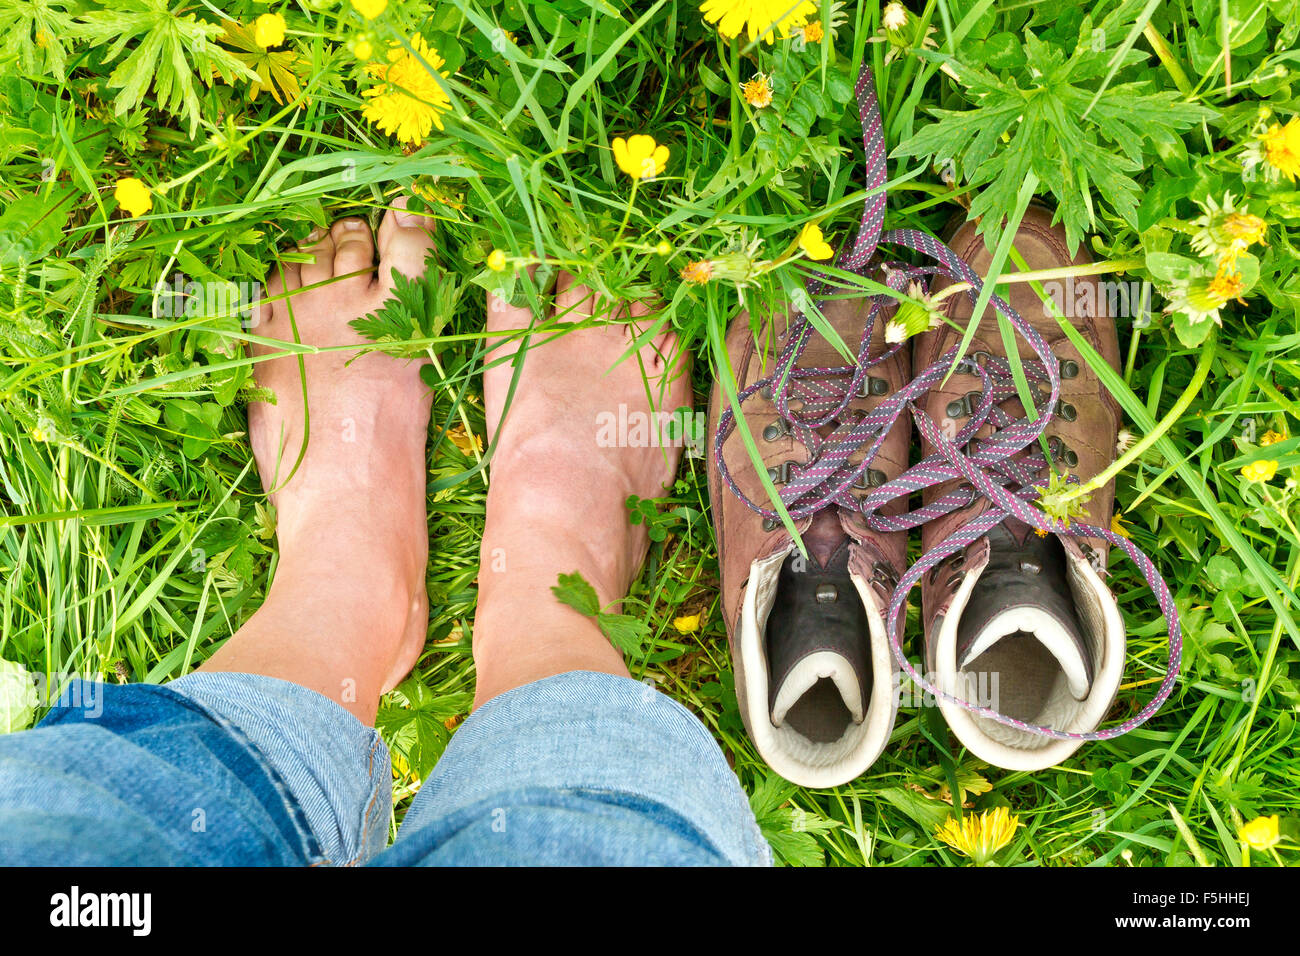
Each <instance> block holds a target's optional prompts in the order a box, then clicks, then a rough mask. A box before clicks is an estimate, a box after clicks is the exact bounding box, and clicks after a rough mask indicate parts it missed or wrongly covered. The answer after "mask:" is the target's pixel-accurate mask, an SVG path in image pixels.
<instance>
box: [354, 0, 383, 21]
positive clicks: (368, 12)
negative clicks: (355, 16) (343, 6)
mask: <svg viewBox="0 0 1300 956" xmlns="http://www.w3.org/2000/svg"><path fill="white" fill-rule="evenodd" d="M348 2H349V3H351V4H352V9H353V10H355V11H357V13H359V14H361V15H362V16H363V17H365V18H366V19H367V20H373V19H374V18H375V17H377V16H379V15H380V14H381V13H383V12H384V10H386V9H387V8H388V0H348Z"/></svg>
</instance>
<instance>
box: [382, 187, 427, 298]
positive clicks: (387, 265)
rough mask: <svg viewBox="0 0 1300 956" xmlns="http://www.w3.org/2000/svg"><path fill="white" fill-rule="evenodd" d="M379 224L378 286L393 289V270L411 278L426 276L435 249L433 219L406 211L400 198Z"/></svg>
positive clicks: (404, 199) (404, 202) (404, 198)
mask: <svg viewBox="0 0 1300 956" xmlns="http://www.w3.org/2000/svg"><path fill="white" fill-rule="evenodd" d="M393 206H394V207H395V208H393V209H390V210H389V211H388V213H387V214H386V215H385V216H384V221H383V222H382V223H380V224H379V276H378V280H379V285H380V286H381V287H387V288H391V287H392V284H393V270H394V269H396V270H397V271H398V272H400V273H401V274H402V275H404V276H407V277H409V278H415V277H416V276H419V275H423V274H424V260H425V257H426V256H427V255H428V254H429V250H431V249H432V248H433V219H432V218H430V217H429V216H421V215H419V214H417V213H413V212H407V211H406V197H405V196H401V197H399V198H398V199H397V200H396V201H395V202H394V203H393Z"/></svg>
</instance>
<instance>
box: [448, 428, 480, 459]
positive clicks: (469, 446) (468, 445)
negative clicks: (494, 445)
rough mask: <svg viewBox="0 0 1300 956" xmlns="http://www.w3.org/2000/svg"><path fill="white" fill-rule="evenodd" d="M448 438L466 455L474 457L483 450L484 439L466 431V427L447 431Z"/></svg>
mask: <svg viewBox="0 0 1300 956" xmlns="http://www.w3.org/2000/svg"><path fill="white" fill-rule="evenodd" d="M447 438H448V440H449V441H450V442H451V443H452V444H453V445H455V446H456V447H457V448H459V449H460V450H461V453H462V454H464V455H473V454H474V452H476V451H482V450H483V439H482V438H480V437H479V436H478V435H475V434H472V433H470V432H468V431H466V430H465V426H464V425H456V426H454V427H452V428H449V429H447Z"/></svg>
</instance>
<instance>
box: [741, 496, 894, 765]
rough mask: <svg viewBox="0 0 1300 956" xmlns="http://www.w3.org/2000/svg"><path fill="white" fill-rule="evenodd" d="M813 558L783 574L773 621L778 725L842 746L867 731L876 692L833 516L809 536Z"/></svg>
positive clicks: (842, 536)
mask: <svg viewBox="0 0 1300 956" xmlns="http://www.w3.org/2000/svg"><path fill="white" fill-rule="evenodd" d="M803 541H804V545H805V547H806V548H807V549H808V554H809V557H808V558H804V557H803V556H802V555H800V554H798V553H795V554H792V555H790V557H788V558H787V559H786V561H785V564H784V565H783V566H782V568H781V572H780V578H779V579H778V582H777V593H776V599H775V601H774V602H773V606H772V611H771V613H770V614H769V616H768V620H767V629H766V630H767V634H766V640H767V655H768V667H769V676H770V685H769V686H770V696H769V700H768V706H769V708H770V713H771V718H772V723H773V724H774V725H776V726H778V727H780V726H783V725H785V724H789V725H790V726H792V727H793V728H794V729H795V730H797V731H798V732H799V733H801V734H803V735H804V736H805V737H808V738H809V739H810V740H813V741H815V742H826V741H833V740H838V739H839V738H840V737H841V736H842V735H843V733H844V731H845V729H846V728H847V727H848V726H849V724H850V723H851V722H852V723H861V722H862V720H863V718H864V716H865V714H866V709H867V702H868V696H869V694H870V690H871V682H872V676H871V675H872V666H871V654H870V649H869V646H868V634H869V625H868V623H867V619H866V610H865V608H864V607H863V604H862V599H861V598H860V596H859V595H858V592H857V588H856V587H855V586H854V584H853V580H852V577H851V576H850V574H849V570H848V563H849V545H850V539H849V536H848V535H847V534H846V533H845V532H844V530H843V528H842V526H841V525H840V521H839V515H838V513H837V510H836V509H834V508H828V509H826V510H825V511H822V512H820V513H819V514H817V515H816V516H815V517H814V518H813V520H812V523H811V524H810V526H809V528H808V530H807V531H806V532H805V533H804V534H803Z"/></svg>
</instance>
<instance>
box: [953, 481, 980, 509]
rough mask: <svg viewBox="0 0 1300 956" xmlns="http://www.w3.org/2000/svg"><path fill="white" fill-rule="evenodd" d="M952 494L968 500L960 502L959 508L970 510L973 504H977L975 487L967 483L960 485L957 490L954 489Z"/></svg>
mask: <svg viewBox="0 0 1300 956" xmlns="http://www.w3.org/2000/svg"><path fill="white" fill-rule="evenodd" d="M952 494H954V495H961V496H963V497H964V498H965V499H966V500H965V501H962V502H959V503H958V504H957V507H958V508H969V507H970V506H971V505H972V504H974V503H975V494H976V492H975V486H974V485H971V484H967V483H966V482H962V483H961V484H960V485H958V486H957V487H956V488H954V489H953V491H952Z"/></svg>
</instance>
